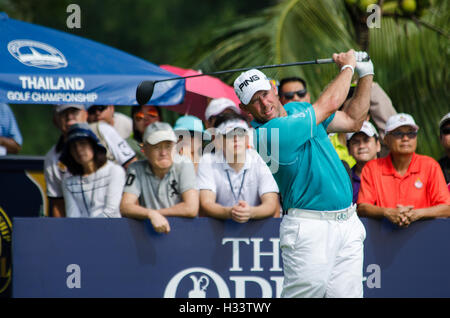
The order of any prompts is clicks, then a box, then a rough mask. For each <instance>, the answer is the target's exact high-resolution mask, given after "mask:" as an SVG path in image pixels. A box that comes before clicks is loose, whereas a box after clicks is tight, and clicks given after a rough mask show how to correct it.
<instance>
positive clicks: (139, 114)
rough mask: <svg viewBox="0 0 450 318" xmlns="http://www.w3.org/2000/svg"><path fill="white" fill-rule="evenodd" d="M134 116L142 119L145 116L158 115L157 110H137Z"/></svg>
mask: <svg viewBox="0 0 450 318" xmlns="http://www.w3.org/2000/svg"><path fill="white" fill-rule="evenodd" d="M134 116H135V118H136V119H137V120H142V119H144V117H145V116H149V117H158V112H156V111H154V110H149V111H147V112H143V111H139V112H137V113H136V114H135V115H134Z"/></svg>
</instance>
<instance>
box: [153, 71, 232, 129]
mask: <svg viewBox="0 0 450 318" xmlns="http://www.w3.org/2000/svg"><path fill="white" fill-rule="evenodd" d="M160 67H161V68H163V69H165V70H167V71H169V72H171V73H174V74H177V75H179V76H190V75H198V74H201V73H200V72H197V71H194V70H191V69H183V68H180V67H176V66H171V65H160ZM219 97H226V98H229V99H231V100H232V101H233V102H235V103H236V105H239V99H238V97H237V96H236V93H235V92H234V88H233V87H231V86H230V85H227V84H225V83H224V82H222V81H221V80H220V79H218V78H216V77H213V76H208V75H205V76H200V77H194V78H187V79H186V95H185V96H184V101H183V103H181V104H178V105H176V106H169V107H170V110H174V111H176V112H178V113H182V114H189V115H194V116H197V117H198V118H200V119H202V120H204V119H205V109H206V106H207V105H208V104H209V102H210V101H211V99H213V98H219Z"/></svg>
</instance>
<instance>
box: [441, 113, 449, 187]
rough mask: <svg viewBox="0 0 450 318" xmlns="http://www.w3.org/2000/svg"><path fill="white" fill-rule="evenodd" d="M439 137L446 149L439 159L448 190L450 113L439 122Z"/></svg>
mask: <svg viewBox="0 0 450 318" xmlns="http://www.w3.org/2000/svg"><path fill="white" fill-rule="evenodd" d="M439 139H440V141H441V145H442V147H444V150H445V155H444V156H443V157H442V158H441V159H439V164H440V166H441V168H442V172H443V173H444V177H445V182H446V183H447V186H448V190H449V191H450V113H447V115H445V116H444V117H442V119H441V121H440V122H439Z"/></svg>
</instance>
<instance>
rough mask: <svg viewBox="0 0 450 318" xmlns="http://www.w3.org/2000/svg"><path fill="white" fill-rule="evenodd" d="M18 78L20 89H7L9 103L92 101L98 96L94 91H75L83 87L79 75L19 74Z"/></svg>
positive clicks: (83, 83) (82, 81) (83, 84)
mask: <svg viewBox="0 0 450 318" xmlns="http://www.w3.org/2000/svg"><path fill="white" fill-rule="evenodd" d="M18 79H19V81H20V85H21V87H22V91H7V93H6V96H7V98H8V100H9V101H10V102H11V103H13V102H23V103H25V102H31V101H32V102H42V103H48V102H52V103H63V102H72V103H94V102H95V101H96V100H97V97H98V96H97V94H96V93H87V94H86V93H80V92H76V91H77V90H78V91H82V90H84V88H85V82H84V80H83V78H81V77H57V78H54V77H43V76H19V78H18ZM48 91H49V92H48ZM55 91H56V92H55Z"/></svg>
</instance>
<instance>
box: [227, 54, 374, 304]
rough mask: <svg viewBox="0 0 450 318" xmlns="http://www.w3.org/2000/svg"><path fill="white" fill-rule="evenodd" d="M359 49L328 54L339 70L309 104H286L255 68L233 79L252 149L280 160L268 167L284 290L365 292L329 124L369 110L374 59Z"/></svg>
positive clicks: (336, 126) (355, 223) (334, 127)
mask: <svg viewBox="0 0 450 318" xmlns="http://www.w3.org/2000/svg"><path fill="white" fill-rule="evenodd" d="M364 56H366V53H365V52H355V51H353V50H350V51H348V52H345V53H340V54H333V60H334V62H335V64H336V65H337V66H338V68H339V70H340V72H339V74H338V75H337V76H336V77H335V79H334V80H333V81H332V82H331V83H330V84H329V85H328V86H327V88H326V89H325V90H324V91H323V93H322V94H321V96H320V97H319V99H318V100H317V101H316V102H315V103H314V104H313V105H311V104H309V103H306V102H291V103H288V104H286V105H284V107H283V106H282V105H281V102H280V100H279V99H278V95H277V94H278V92H277V88H276V87H275V86H274V85H273V84H272V83H271V82H270V81H269V80H268V79H267V77H266V76H265V75H264V74H263V73H262V72H260V71H258V70H250V71H247V72H244V73H242V74H241V75H240V76H239V77H238V78H237V79H236V80H235V82H234V89H235V92H236V94H237V95H238V97H239V99H240V101H241V104H240V108H241V109H242V110H243V111H245V112H247V113H250V114H251V115H252V116H253V118H254V121H253V122H252V126H253V127H255V128H256V130H255V131H256V136H255V138H254V140H255V141H257V142H258V144H257V145H256V146H257V150H258V151H259V152H260V153H261V155H263V154H264V155H265V154H268V151H270V158H271V160H278V169H277V171H275V172H274V171H272V173H274V177H275V180H276V181H277V183H278V186H279V188H280V193H281V195H282V200H283V211H284V214H285V215H284V217H283V220H282V222H281V227H280V247H281V250H282V257H283V263H284V285H283V291H282V294H281V295H282V297H362V296H363V286H362V278H363V277H362V267H363V241H364V239H365V235H366V233H365V229H364V226H363V224H362V223H361V221H360V220H359V218H358V216H357V214H356V213H355V209H356V207H355V206H354V205H352V195H353V192H352V184H351V182H350V179H349V177H348V175H347V172H346V170H345V168H344V166H343V164H342V163H341V160H340V159H339V157H338V155H337V153H336V151H335V150H334V148H333V146H332V144H331V142H330V140H329V139H328V136H327V132H351V131H359V129H360V128H361V126H362V124H363V122H364V119H365V118H366V116H367V111H368V109H369V103H370V89H371V86H372V79H373V74H374V72H373V64H372V62H371V61H368V62H357V61H362V59H363V57H364ZM355 68H356V71H357V72H358V74H359V81H358V86H357V88H356V91H355V93H354V95H353V97H352V98H351V99H350V100H349V101H348V103H346V105H345V106H344V108H343V109H344V111H338V109H339V107H340V106H341V105H342V104H343V103H344V101H345V99H346V96H347V93H348V91H349V88H350V82H351V79H352V76H353V73H354V70H355ZM272 143H273V144H272ZM274 145H275V147H274V148H273V147H272V146H274ZM275 151H278V153H275ZM277 158H278V159H277Z"/></svg>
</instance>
